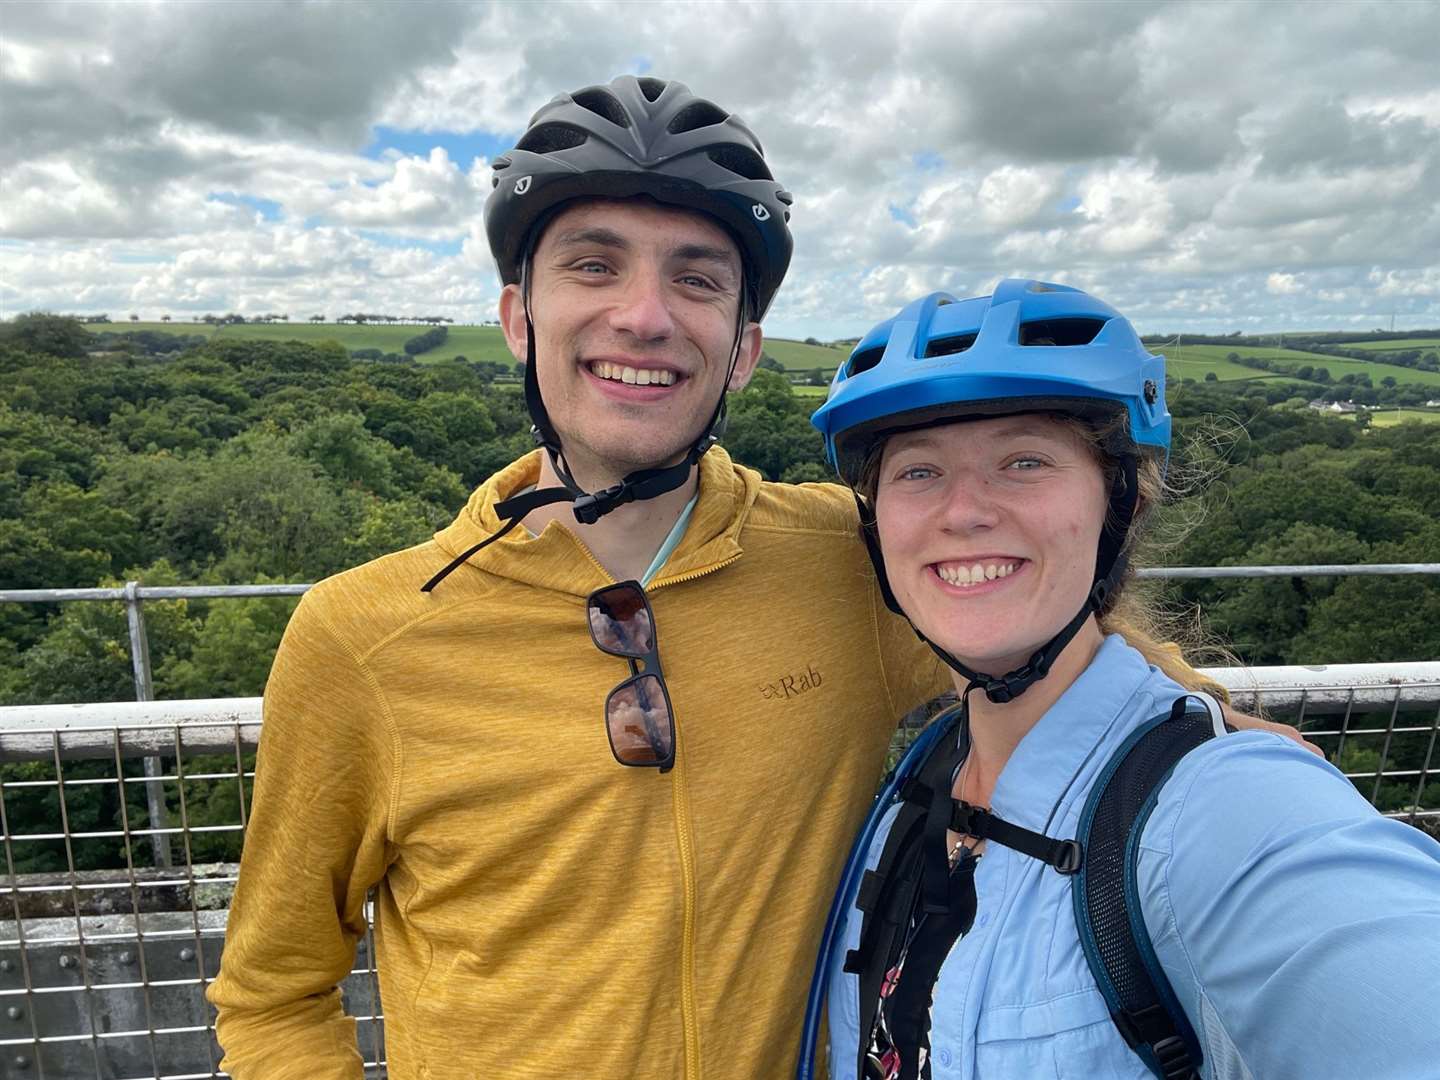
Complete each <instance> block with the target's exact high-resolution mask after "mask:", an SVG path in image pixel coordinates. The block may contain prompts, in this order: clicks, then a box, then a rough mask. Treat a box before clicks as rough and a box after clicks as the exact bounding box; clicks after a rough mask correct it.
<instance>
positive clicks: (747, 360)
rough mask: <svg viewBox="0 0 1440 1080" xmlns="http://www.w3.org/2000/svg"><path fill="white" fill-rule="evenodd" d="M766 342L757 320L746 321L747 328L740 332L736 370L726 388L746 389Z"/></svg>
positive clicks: (734, 389)
mask: <svg viewBox="0 0 1440 1080" xmlns="http://www.w3.org/2000/svg"><path fill="white" fill-rule="evenodd" d="M764 344H765V335H764V333H763V332H762V331H761V329H760V324H759V323H756V322H752V323H746V324H745V329H744V330H742V331H741V332H740V351H739V354H738V355H737V356H736V357H735V371H734V374H732V375H731V376H730V381H729V382H728V383H727V384H726V385H725V389H726V390H730V391H736V390H744V389H745V386H746V384H747V383H749V382H750V376H752V375H754V374H755V365H756V364H758V363H760V354H761V352H762V351H763V349H762V348H761V347H762V346H763V345H764Z"/></svg>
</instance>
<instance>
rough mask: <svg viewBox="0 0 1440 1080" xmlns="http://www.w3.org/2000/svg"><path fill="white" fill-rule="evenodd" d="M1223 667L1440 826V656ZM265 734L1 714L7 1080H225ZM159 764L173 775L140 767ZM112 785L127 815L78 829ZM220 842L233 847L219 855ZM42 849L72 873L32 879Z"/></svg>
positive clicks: (105, 712)
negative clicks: (214, 990) (254, 785)
mask: <svg viewBox="0 0 1440 1080" xmlns="http://www.w3.org/2000/svg"><path fill="white" fill-rule="evenodd" d="M1206 673H1207V674H1209V675H1211V676H1212V677H1214V678H1216V679H1217V680H1218V681H1220V682H1222V683H1223V684H1224V685H1226V686H1227V687H1229V688H1230V689H1231V691H1232V694H1233V695H1234V697H1235V700H1236V703H1237V704H1238V705H1239V706H1240V707H1242V708H1254V707H1256V706H1257V705H1259V706H1263V707H1264V708H1265V709H1266V711H1267V712H1269V713H1270V714H1271V715H1273V716H1276V717H1277V718H1283V719H1286V720H1288V721H1290V722H1292V723H1296V724H1297V725H1298V726H1300V727H1302V729H1303V730H1304V731H1305V733H1306V735H1307V736H1308V737H1309V738H1310V739H1311V740H1312V741H1314V742H1316V743H1318V744H1319V745H1321V746H1322V747H1323V748H1324V749H1325V750H1326V751H1327V754H1328V756H1329V757H1330V759H1331V760H1332V761H1338V762H1340V763H1342V765H1345V766H1346V768H1345V770H1344V771H1345V772H1346V773H1347V775H1348V776H1349V777H1350V779H1351V781H1352V782H1353V783H1355V785H1356V787H1357V788H1358V789H1359V790H1360V791H1361V792H1362V794H1364V795H1365V796H1366V797H1367V798H1369V799H1370V800H1371V801H1372V802H1376V803H1377V804H1380V805H1381V808H1382V810H1383V811H1384V812H1385V813H1387V814H1388V815H1390V816H1392V817H1396V818H1399V819H1401V820H1404V821H1408V822H1411V823H1413V824H1415V825H1417V826H1419V827H1422V828H1426V829H1428V830H1431V831H1436V830H1440V759H1437V756H1436V743H1437V738H1440V662H1432V663H1413V664H1360V665H1332V666H1329V667H1322V668H1305V667H1299V668H1291V667H1282V668H1259V669H1238V668H1236V669H1231V668H1222V669H1208V670H1207V672H1206ZM260 730H261V718H260V699H259V698H235V699H212V700H208V701H176V702H119V703H108V704H107V703H101V704H86V705H41V706H20V707H11V708H6V709H0V769H5V770H12V769H15V768H18V767H22V766H25V767H28V770H29V772H28V773H27V775H26V776H25V777H24V778H21V779H13V778H4V777H5V776H6V775H7V773H0V833H3V846H4V873H3V877H0V1062H3V1065H4V1070H3V1071H0V1075H4V1076H7V1077H8V1076H15V1077H28V1076H35V1077H49V1078H52V1080H55V1078H61V1077H63V1078H65V1080H78V1078H80V1077H88V1076H92V1075H93V1076H94V1077H96V1078H97V1080H99V1078H102V1077H103V1078H106V1080H110V1078H119V1080H142V1078H146V1077H149V1078H161V1080H181V1078H197V1080H198V1078H200V1077H215V1076H223V1075H224V1074H223V1073H221V1072H220V1071H219V1068H218V1063H219V1060H220V1051H219V1048H218V1045H217V1044H216V1042H215V1040H214V1026H213V1022H214V1015H213V1011H212V1010H211V1009H210V1007H209V1006H208V1005H207V1004H206V1003H205V1001H204V998H203V991H204V988H205V986H206V985H208V983H209V982H210V980H211V979H213V978H214V977H215V975H216V973H217V971H218V968H219V958H220V951H221V947H222V945H223V939H224V929H225V911H226V908H227V906H228V901H229V897H230V893H231V891H232V890H233V888H234V884H235V881H236V869H237V868H236V865H235V855H236V854H238V849H239V845H240V843H241V842H243V838H244V834H245V827H246V821H247V813H248V807H249V805H250V797H251V782H252V779H253V776H254V773H253V751H254V749H255V746H256V745H257V742H258V739H259V735H260ZM157 757H158V758H159V759H160V760H161V762H162V766H163V768H162V770H161V772H160V773H159V774H158V775H156V776H151V775H148V774H147V773H145V772H144V770H143V769H141V768H140V767H139V764H138V762H139V761H140V760H143V759H144V758H157ZM153 783H159V784H161V785H163V786H164V797H165V801H166V803H167V805H168V806H169V807H170V809H171V816H172V818H173V819H174V820H175V821H176V822H178V823H177V824H165V825H155V824H151V823H144V822H140V821H137V820H135V818H134V817H133V816H132V813H133V811H132V809H131V808H132V806H134V805H136V800H131V799H127V798H126V797H125V796H126V792H127V789H129V788H134V787H143V786H145V785H149V784H153ZM105 792H108V793H109V794H110V796H111V804H112V805H113V807H114V812H113V817H112V818H111V819H109V820H96V819H95V818H94V816H93V815H91V816H90V817H87V818H86V819H85V820H83V821H82V820H80V818H79V816H77V815H78V814H80V811H81V804H87V803H94V802H95V800H96V796H97V795H99V794H103V793H105ZM221 795H224V798H221V797H220V796H221ZM42 796H43V797H44V798H45V799H46V800H48V801H50V802H51V805H53V808H54V818H53V820H48V821H46V822H44V823H43V824H42V826H41V827H39V828H34V827H28V828H20V827H17V825H18V818H17V812H19V811H20V810H22V809H23V808H22V807H21V805H20V804H22V803H24V802H25V801H26V800H30V801H31V803H32V804H33V801H34V800H35V799H36V798H37V797H42ZM220 804H225V805H228V806H229V807H230V808H231V809H232V810H233V813H232V815H231V816H230V817H229V818H228V819H226V820H221V821H216V820H213V814H212V815H211V816H210V818H206V819H205V820H203V822H202V820H201V819H200V818H199V816H198V815H199V812H200V809H201V808H202V807H203V808H206V809H209V810H213V808H214V807H215V806H216V805H220ZM31 809H32V811H33V805H32V807H31ZM32 816H33V815H32ZM158 836H167V837H170V838H171V839H172V840H173V841H174V843H175V845H176V848H177V851H178V852H180V853H182V854H183V861H182V860H179V859H177V861H176V864H175V866H174V867H173V868H171V869H168V870H167V869H163V868H150V867H146V866H144V861H145V860H144V859H143V858H141V857H140V855H141V853H142V849H143V848H145V847H146V846H148V845H149V844H151V843H153V841H154V839H155V838H156V837H158ZM217 842H218V843H220V844H222V845H223V844H224V843H227V842H228V843H230V844H231V845H232V847H233V851H232V852H230V853H229V854H227V856H226V857H225V858H224V859H222V860H218V861H210V860H209V859H208V857H206V856H205V852H206V851H211V852H213V850H214V849H215V848H216V846H217ZM37 851H38V852H44V851H49V852H50V853H51V856H52V862H54V863H56V864H57V865H56V868H55V869H53V870H50V871H45V872H34V871H31V872H25V871H24V870H23V869H22V867H24V866H26V865H27V864H33V863H34V862H35V861H36V859H35V858H34V856H35V853H36V852H37ZM102 864H103V865H102ZM370 914H371V913H370V912H369V911H367V916H368V915H370ZM372 929H373V928H372ZM373 957H374V951H373V936H372V935H371V934H367V936H366V939H365V941H364V943H363V945H362V946H361V948H360V950H359V953H358V955H357V959H356V962H355V964H354V965H353V968H352V971H351V973H350V976H349V978H348V979H347V980H346V981H345V984H344V986H343V990H344V997H345V1005H346V1009H347V1011H348V1012H349V1013H350V1015H352V1016H354V1017H355V1018H356V1019H357V1021H358V1026H359V1031H358V1037H359V1045H360V1048H361V1051H362V1055H363V1056H364V1057H365V1060H366V1062H367V1067H368V1068H369V1069H371V1070H374V1071H376V1072H378V1073H380V1074H382V1075H383V1069H384V1062H385V1051H384V1027H383V1019H384V1018H383V1013H382V1010H381V1007H380V997H379V990H378V979H377V976H376V971H375V964H374V960H373Z"/></svg>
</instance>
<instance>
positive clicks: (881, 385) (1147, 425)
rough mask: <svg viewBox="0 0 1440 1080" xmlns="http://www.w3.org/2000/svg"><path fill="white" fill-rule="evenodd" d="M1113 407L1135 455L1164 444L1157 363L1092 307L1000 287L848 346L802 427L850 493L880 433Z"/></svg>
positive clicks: (1078, 296) (1033, 285) (1066, 296)
mask: <svg viewBox="0 0 1440 1080" xmlns="http://www.w3.org/2000/svg"><path fill="white" fill-rule="evenodd" d="M1121 407H1123V408H1124V409H1125V410H1126V411H1127V412H1128V413H1129V414H1130V423H1129V436H1130V440H1131V441H1132V442H1133V443H1134V444H1135V445H1137V446H1153V447H1155V448H1157V449H1158V450H1159V451H1161V452H1162V453H1164V452H1166V451H1168V449H1169V446H1170V414H1169V413H1168V412H1167V411H1166V409H1165V360H1164V358H1163V357H1159V356H1151V355H1150V353H1148V352H1147V351H1146V349H1145V346H1144V345H1142V344H1141V342H1140V339H1139V337H1137V336H1136V334H1135V331H1134V329H1133V328H1132V327H1131V326H1130V323H1129V321H1128V320H1126V319H1125V317H1124V316H1122V315H1121V314H1120V313H1119V312H1118V311H1116V310H1115V309H1114V308H1112V307H1111V306H1110V305H1109V304H1106V303H1105V302H1104V301H1102V300H1097V299H1096V298H1095V297H1093V296H1090V295H1088V294H1087V293H1083V292H1081V291H1080V290H1079V289H1072V288H1070V287H1069V286H1067V285H1051V284H1047V283H1045V282H1040V281H1023V280H1019V279H1015V278H1010V279H1007V280H1005V281H1002V282H1000V284H999V285H998V286H996V288H995V292H994V295H992V296H980V297H974V298H972V299H968V300H959V299H956V298H955V297H953V296H950V295H948V294H946V293H938V292H937V293H931V294H930V295H929V296H926V297H923V298H921V299H919V300H916V301H914V302H912V303H910V304H907V305H906V306H905V307H904V308H903V309H902V310H901V311H900V313H899V314H898V315H895V316H894V317H892V318H889V319H886V320H885V321H884V322H882V323H880V324H879V325H878V326H876V327H875V328H874V329H873V330H871V331H870V332H869V333H868V334H866V335H865V336H864V337H863V338H861V339H860V342H859V344H857V345H856V346H855V349H854V351H853V352H852V353H851V354H850V358H849V359H848V360H847V361H846V362H845V363H844V364H842V365H841V366H840V369H839V370H838V371H836V372H835V378H834V381H833V382H832V383H831V384H830V394H829V396H828V397H827V398H826V401H825V404H824V405H822V406H820V408H819V409H817V410H815V414H814V415H813V416H812V417H811V418H810V419H811V423H813V424H814V425H815V426H816V427H817V428H819V429H820V433H821V435H823V436H824V437H825V452H826V455H827V456H828V457H829V459H830V463H831V464H832V465H833V466H835V469H836V471H838V472H839V473H840V475H841V477H842V478H844V479H845V481H846V482H847V483H849V484H851V485H852V486H853V485H854V483H855V481H856V480H857V479H858V473H859V468H860V466H861V465H862V464H863V463H864V459H865V455H866V454H867V453H868V451H869V449H870V447H871V446H873V445H874V444H875V442H876V441H877V440H878V439H879V438H881V437H882V436H883V435H884V434H887V433H889V432H893V431H896V430H899V429H902V428H911V427H923V426H925V425H927V424H932V423H936V422H938V421H941V420H946V419H953V418H956V417H962V416H971V415H1004V414H1007V413H1017V412H1041V411H1043V412H1061V413H1068V414H1071V415H1077V416H1081V417H1085V418H1095V419H1101V418H1103V417H1107V416H1109V415H1113V413H1114V412H1115V411H1116V410H1117V409H1119V408H1121Z"/></svg>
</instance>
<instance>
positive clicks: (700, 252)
mask: <svg viewBox="0 0 1440 1080" xmlns="http://www.w3.org/2000/svg"><path fill="white" fill-rule="evenodd" d="M670 255H671V257H672V258H676V259H681V260H684V261H685V262H695V261H700V262H717V263H724V264H725V265H726V266H728V267H730V268H731V269H732V270H733V269H735V267H736V265H737V264H738V263H739V260H738V259H737V258H736V257H735V253H734V252H733V251H731V250H730V249H729V248H723V247H714V246H712V245H710V244H682V245H681V246H680V247H678V248H676V249H675V250H674V251H672V252H671V253H670Z"/></svg>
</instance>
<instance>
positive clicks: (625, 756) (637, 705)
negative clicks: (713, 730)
mask: <svg viewBox="0 0 1440 1080" xmlns="http://www.w3.org/2000/svg"><path fill="white" fill-rule="evenodd" d="M605 722H606V725H607V727H608V728H609V731H610V748H611V749H612V750H613V751H614V752H615V757H616V760H618V761H620V762H622V763H624V764H626V765H661V764H664V763H665V762H667V761H669V760H671V759H672V758H673V757H674V756H675V725H674V723H673V722H672V720H671V718H670V699H669V697H667V696H666V693H665V686H664V684H663V683H661V681H660V679H659V678H658V677H657V676H655V675H637V676H636V677H635V678H633V679H630V680H628V681H627V682H624V683H622V684H621V685H619V686H617V687H616V688H615V689H614V690H613V691H611V693H610V697H609V698H608V699H606V701H605Z"/></svg>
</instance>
